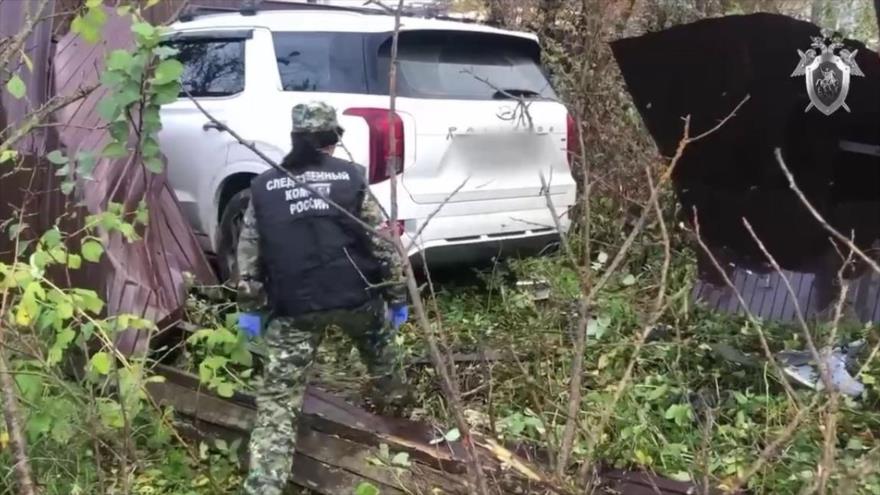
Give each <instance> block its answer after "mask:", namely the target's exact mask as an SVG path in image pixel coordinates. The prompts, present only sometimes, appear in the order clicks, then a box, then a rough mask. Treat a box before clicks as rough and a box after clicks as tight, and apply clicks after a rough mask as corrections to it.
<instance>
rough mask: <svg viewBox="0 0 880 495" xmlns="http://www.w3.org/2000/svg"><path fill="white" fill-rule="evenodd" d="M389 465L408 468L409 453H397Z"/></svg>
mask: <svg viewBox="0 0 880 495" xmlns="http://www.w3.org/2000/svg"><path fill="white" fill-rule="evenodd" d="M391 464H393V465H395V466H400V467H409V465H410V464H409V453H407V452H398V453H396V454H394V457H392V458H391Z"/></svg>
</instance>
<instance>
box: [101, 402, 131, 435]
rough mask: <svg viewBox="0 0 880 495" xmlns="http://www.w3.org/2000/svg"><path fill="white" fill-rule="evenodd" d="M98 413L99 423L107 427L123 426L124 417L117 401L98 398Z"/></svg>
mask: <svg viewBox="0 0 880 495" xmlns="http://www.w3.org/2000/svg"><path fill="white" fill-rule="evenodd" d="M98 401H99V402H98V413H99V414H100V415H101V423H102V424H103V425H104V426H106V427H107V428H122V427H123V426H125V418H124V417H123V415H122V407H120V405H119V403H118V402H115V401H113V400H110V399H98Z"/></svg>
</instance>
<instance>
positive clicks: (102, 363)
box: [89, 351, 111, 375]
mask: <svg viewBox="0 0 880 495" xmlns="http://www.w3.org/2000/svg"><path fill="white" fill-rule="evenodd" d="M89 363H90V365H91V368H92V370H93V371H95V373H98V374H100V375H107V374H108V373H110V365H111V361H110V354H107V353H106V352H104V351H101V352H96V353H95V354H94V355H93V356H92V359H91V361H90V362H89Z"/></svg>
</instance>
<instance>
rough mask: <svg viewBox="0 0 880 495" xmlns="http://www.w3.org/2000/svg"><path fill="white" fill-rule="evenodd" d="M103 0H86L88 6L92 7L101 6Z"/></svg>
mask: <svg viewBox="0 0 880 495" xmlns="http://www.w3.org/2000/svg"><path fill="white" fill-rule="evenodd" d="M101 3H102V0H86V7H88V8H90V9H94V8H98V7H100V6H101Z"/></svg>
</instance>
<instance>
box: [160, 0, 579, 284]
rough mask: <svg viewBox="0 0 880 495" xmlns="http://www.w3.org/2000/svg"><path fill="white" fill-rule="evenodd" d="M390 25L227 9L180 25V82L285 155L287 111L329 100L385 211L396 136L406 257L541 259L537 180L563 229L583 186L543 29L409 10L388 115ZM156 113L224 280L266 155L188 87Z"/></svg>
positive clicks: (372, 16)
mask: <svg viewBox="0 0 880 495" xmlns="http://www.w3.org/2000/svg"><path fill="white" fill-rule="evenodd" d="M393 26H394V18H393V17H392V16H389V15H384V14H379V13H375V12H372V13H371V12H369V11H358V10H347V9H338V8H336V9H333V8H319V9H315V8H309V9H302V10H273V11H257V12H256V13H250V15H243V14H242V13H238V12H235V13H232V12H230V13H216V14H206V15H200V16H196V17H193V18H192V19H189V20H186V21H179V22H177V23H175V24H174V25H173V26H172V27H171V34H170V37H169V41H168V42H169V43H170V44H172V45H173V46H174V47H175V48H177V49H178V50H179V51H180V53H179V54H178V55H177V57H178V59H179V60H181V62H183V63H184V66H185V71H184V75H183V81H182V82H183V84H184V86H185V87H186V89H187V90H188V91H189V92H190V93H191V94H192V95H193V96H194V97H195V98H197V99H198V100H199V102H200V103H201V105H202V106H203V107H204V108H205V109H206V110H207V111H208V112H210V113H211V114H213V115H214V116H215V117H217V118H218V119H219V120H221V121H223V122H225V123H227V124H228V125H229V126H230V127H231V128H233V129H234V130H235V131H237V132H238V133H239V134H241V135H242V136H243V137H244V138H245V139H247V140H250V141H251V142H253V143H254V144H256V146H257V147H258V148H259V149H261V150H262V151H264V152H265V153H266V154H268V155H269V156H271V157H273V158H274V159H276V160H278V161H280V160H281V158H282V157H283V156H284V155H285V154H286V153H287V152H288V151H289V147H290V128H291V121H290V109H291V107H293V106H294V105H295V104H297V103H299V102H304V101H309V100H323V101H325V102H327V103H329V104H331V105H333V106H335V107H336V108H337V111H338V112H339V118H340V123H341V125H342V126H343V127H345V129H346V132H345V135H344V138H343V144H344V148H345V149H343V148H342V147H338V148H337V156H339V157H341V158H350V159H353V160H354V161H356V162H358V163H360V164H363V165H364V166H366V167H368V170H369V172H368V175H369V181H370V186H371V189H372V191H373V193H374V194H375V195H376V196H377V197H378V198H379V200H380V202H383V203H384V204H385V206H386V208H388V207H389V206H390V180H389V175H388V167H387V166H386V157H387V156H388V154H389V150H388V149H387V147H388V139H387V137H388V133H389V132H391V131H395V132H397V133H398V135H399V136H402V139H399V140H398V146H399V149H398V150H396V151H397V152H398V153H399V155H398V156H402V157H403V171H402V173H401V174H400V177H399V182H398V184H399V185H400V188H399V199H398V205H399V218H400V219H401V226H400V227H402V228H403V230H404V235H405V237H406V239H407V240H408V241H413V240H414V241H415V242H412V246H413V247H412V251H411V254H413V255H414V254H418V253H420V252H424V254H425V257H426V259H427V260H428V262H429V263H430V264H432V265H434V264H444V263H463V262H474V261H480V260H487V259H490V258H492V257H493V256H496V255H498V254H505V253H507V254H534V253H537V252H539V251H540V250H542V249H543V248H544V247H546V246H547V245H549V244H552V243H554V242H555V241H556V240H557V239H558V233H557V231H556V228H555V226H554V225H555V222H554V219H553V218H552V216H551V213H550V211H549V209H548V207H547V202H546V198H545V189H544V188H543V187H542V182H541V178H540V176H541V174H543V175H544V177H545V179H546V180H547V181H548V185H549V186H548V189H549V192H550V195H551V197H552V200H553V204H554V205H555V208H556V210H557V211H556V215H557V217H558V218H559V221H560V224H561V225H562V226H563V228H567V226H568V224H569V221H568V216H567V212H568V209H569V207H570V206H571V205H572V204H573V203H574V201H575V189H576V185H575V182H574V180H573V179H572V176H571V173H570V169H569V163H568V161H569V156H570V155H571V153H572V152H573V147H574V145H575V144H576V142H577V141H578V140H577V139H575V138H574V132H575V128H574V125H573V122H572V119H571V117H569V115H568V112H567V111H566V108H565V107H564V106H563V105H562V104H561V103H559V101H558V100H557V97H556V94H555V93H554V91H553V89H552V88H551V85H550V82H549V81H548V78H547V77H546V75H545V74H544V72H543V71H542V69H541V66H540V65H539V57H540V47H539V45H538V40H537V38H536V37H535V36H533V35H530V34H524V33H517V32H510V31H503V30H499V29H494V28H490V27H487V26H482V25H478V24H471V23H465V22H452V21H445V20H438V19H425V18H414V17H405V18H403V20H402V28H401V34H400V40H399V70H398V83H397V94H398V98H397V112H396V117H395V118H394V119H391V120H390V121H389V119H388V107H389V97H388V94H389V89H388V86H389V85H388V69H389V63H390V62H389V60H390V55H389V53H390V47H391V38H392V32H393ZM513 96H516V98H514V97H513ZM523 102H526V104H527V110H526V111H523ZM161 115H162V123H163V130H162V132H161V134H160V136H159V137H160V146H161V149H162V151H163V153H164V154H165V156H166V157H167V158H168V164H169V166H168V175H169V179H170V182H171V185H172V187H173V188H174V190H175V192H176V194H177V197H178V199H179V201H180V203H181V205H182V208H183V211H184V213H185V215H186V216H187V218H188V219H189V221H190V223H191V224H192V226H193V228H194V230H195V232H196V234H197V236H199V237H200V239H201V240H202V243H203V246H204V248H205V249H206V250H207V251H209V252H213V253H215V254H216V255H217V256H218V258H219V268H220V270H221V272H223V273H222V274H223V275H224V276H229V275H230V274H231V273H232V272H234V270H235V267H234V258H235V256H234V253H235V246H236V243H237V238H238V229H239V223H240V217H241V214H242V212H243V209H244V208H245V206H246V205H247V201H248V198H249V191H248V187H249V184H250V181H251V178H253V177H254V176H255V175H256V174H259V173H261V172H263V171H265V170H266V169H267V168H268V165H266V164H265V163H264V162H263V161H262V160H260V158H259V157H257V156H256V155H255V154H254V153H253V152H251V151H250V150H248V149H247V148H246V147H244V146H241V145H239V144H238V143H237V142H236V141H235V140H234V139H233V138H232V137H231V136H230V135H228V134H227V133H224V132H220V131H219V130H218V129H217V128H216V126H212V125H211V124H210V123H209V122H208V120H207V119H206V118H205V116H204V115H203V114H202V113H201V112H200V111H199V110H198V109H197V108H196V107H195V105H194V104H193V103H192V101H190V100H188V99H187V98H180V99H179V100H178V101H176V102H174V103H171V104H168V105H166V106H164V107H163V108H162V113H161ZM346 149H347V151H346ZM349 153H350V155H349ZM456 191H457V192H456ZM454 192H455V194H453V193H454ZM441 205H442V208H441ZM438 208H439V212H437V211H436V210H438ZM435 213H436V215H435ZM429 217H431V220H430V222H429V223H428V225H427V226H426V227H425V223H426V221H427V220H428V218H429ZM416 234H418V235H416ZM414 237H418V238H417V239H413V238H414ZM420 259H421V257H420V256H419V257H415V258H414V260H420Z"/></svg>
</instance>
